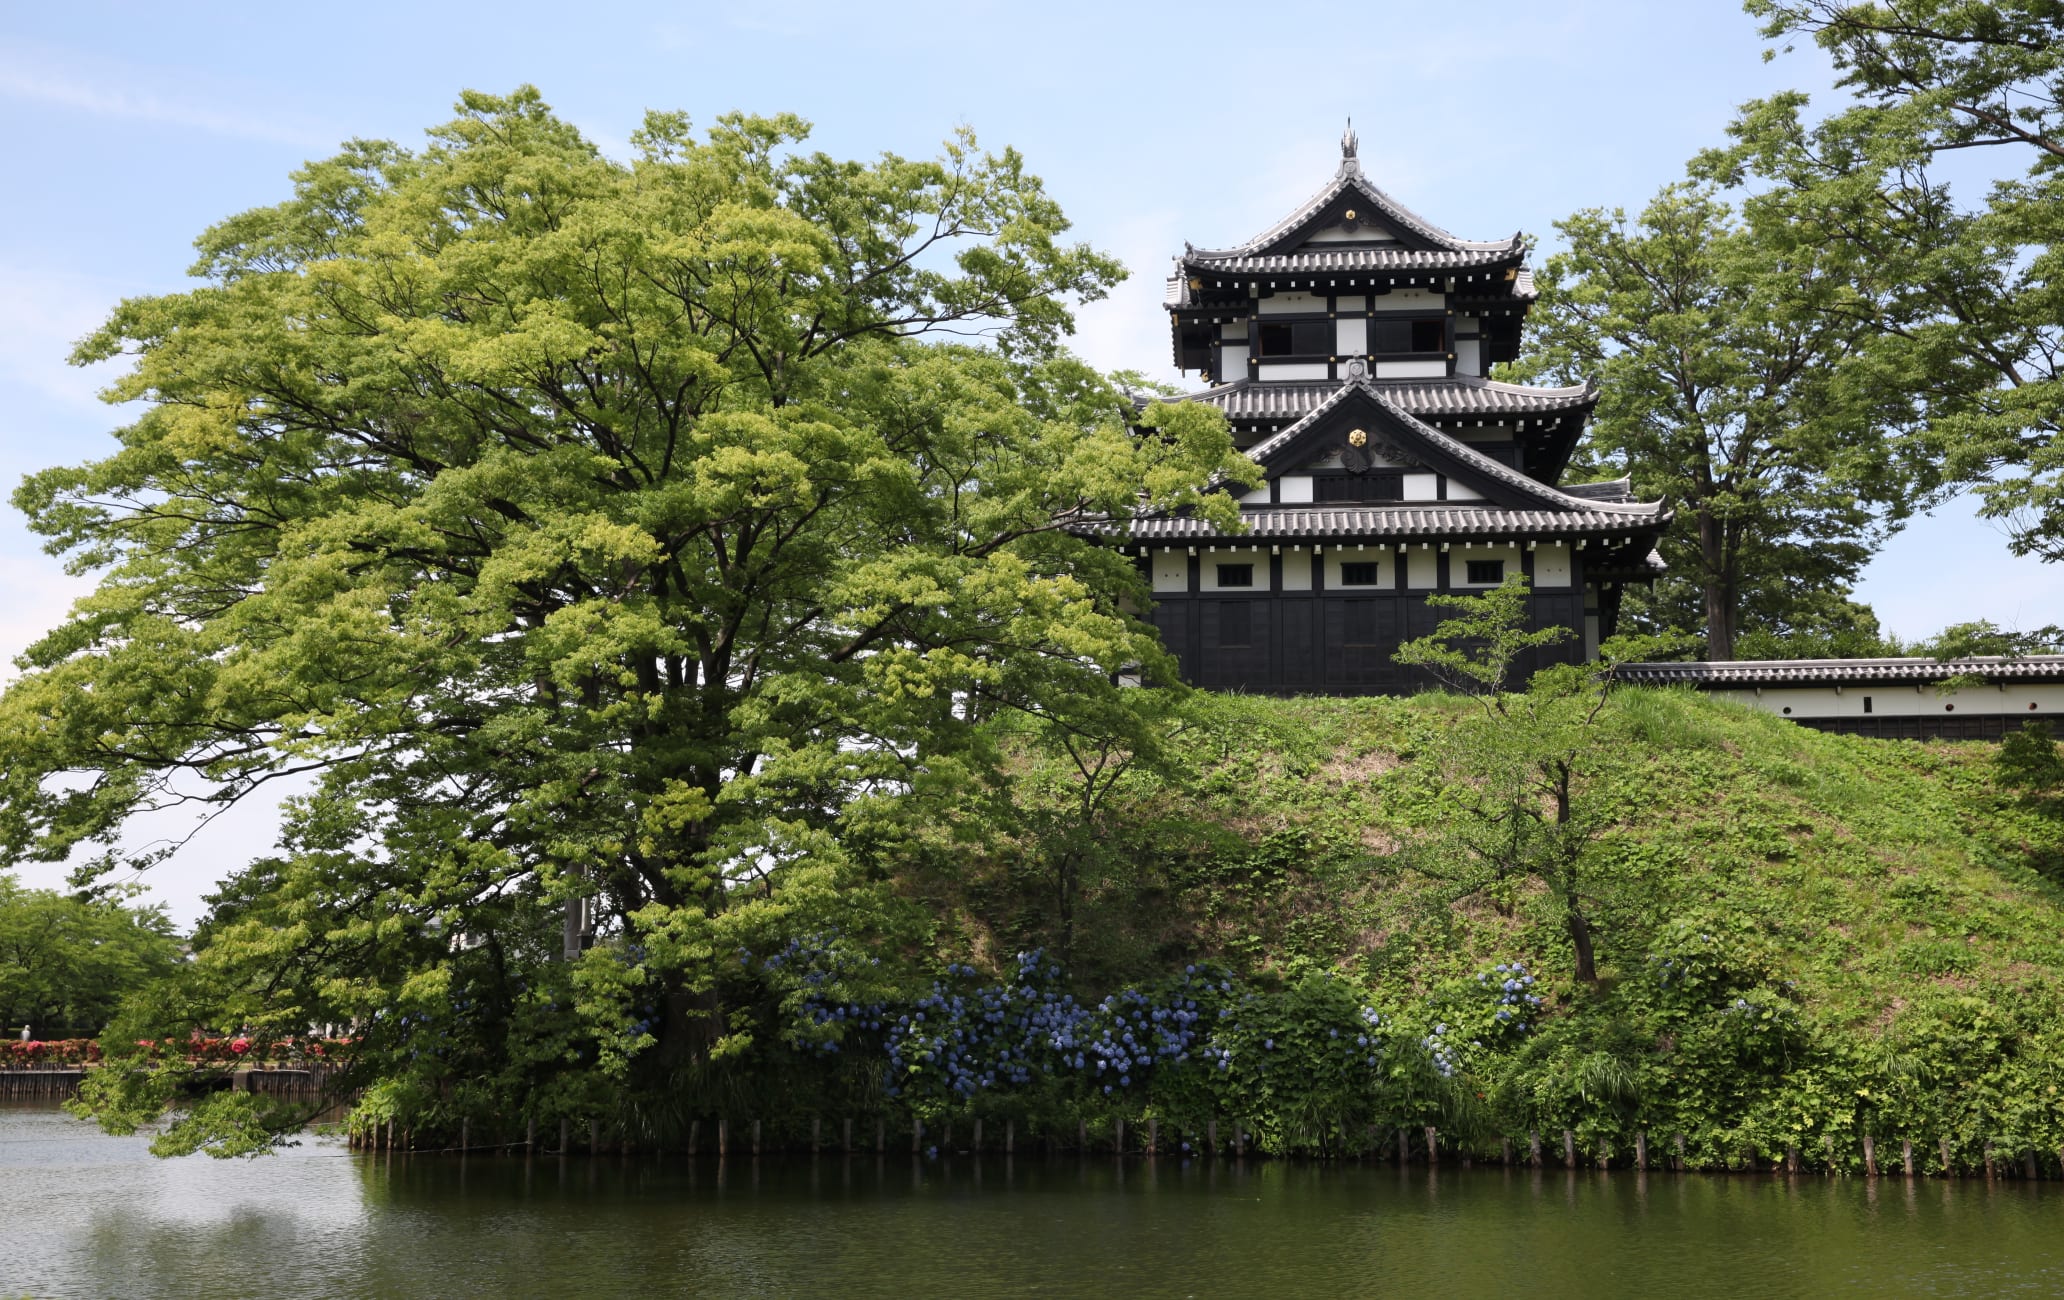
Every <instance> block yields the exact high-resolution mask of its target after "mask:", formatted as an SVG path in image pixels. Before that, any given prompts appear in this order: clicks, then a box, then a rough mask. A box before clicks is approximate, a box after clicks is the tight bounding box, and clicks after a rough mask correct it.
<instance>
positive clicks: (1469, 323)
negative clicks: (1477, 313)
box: [1455, 316, 1483, 334]
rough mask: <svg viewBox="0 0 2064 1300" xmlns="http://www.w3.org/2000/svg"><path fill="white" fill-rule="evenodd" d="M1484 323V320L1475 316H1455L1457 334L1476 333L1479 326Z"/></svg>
mask: <svg viewBox="0 0 2064 1300" xmlns="http://www.w3.org/2000/svg"><path fill="white" fill-rule="evenodd" d="M1482 324H1483V322H1482V321H1480V320H1478V319H1477V318H1476V317H1474V316H1457V317H1456V318H1455V332H1456V333H1457V334H1474V333H1476V331H1477V327H1478V326H1480V325H1482Z"/></svg>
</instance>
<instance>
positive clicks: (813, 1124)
mask: <svg viewBox="0 0 2064 1300" xmlns="http://www.w3.org/2000/svg"><path fill="white" fill-rule="evenodd" d="M823 1145H824V1120H823V1118H822V1117H821V1116H817V1115H812V1116H811V1117H810V1154H811V1155H813V1156H814V1155H816V1154H817V1150H818V1148H819V1147H821V1146H823Z"/></svg>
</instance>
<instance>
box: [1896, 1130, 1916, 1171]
mask: <svg viewBox="0 0 2064 1300" xmlns="http://www.w3.org/2000/svg"><path fill="white" fill-rule="evenodd" d="M1899 1163H1900V1164H1901V1165H1902V1166H1904V1167H1905V1170H1906V1176H1907V1177H1908V1178H1911V1177H1913V1176H1914V1173H1915V1170H1914V1158H1913V1139H1912V1138H1901V1139H1899Z"/></svg>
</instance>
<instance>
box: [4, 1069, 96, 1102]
mask: <svg viewBox="0 0 2064 1300" xmlns="http://www.w3.org/2000/svg"><path fill="white" fill-rule="evenodd" d="M85 1077H86V1071H84V1070H80V1069H71V1070H0V1097H70V1096H72V1095H74V1094H75V1093H77V1092H78V1091H79V1081H80V1080H81V1079H84V1078H85Z"/></svg>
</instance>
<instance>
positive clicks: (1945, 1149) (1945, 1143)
mask: <svg viewBox="0 0 2064 1300" xmlns="http://www.w3.org/2000/svg"><path fill="white" fill-rule="evenodd" d="M1941 1142H1942V1176H1943V1177H1944V1178H1952V1177H1955V1174H1956V1171H1955V1170H1954V1169H1953V1168H1952V1167H1951V1166H1950V1163H1949V1139H1948V1138H1947V1137H1945V1138H1942V1139H1941Z"/></svg>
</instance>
